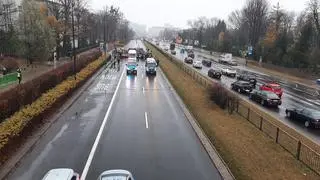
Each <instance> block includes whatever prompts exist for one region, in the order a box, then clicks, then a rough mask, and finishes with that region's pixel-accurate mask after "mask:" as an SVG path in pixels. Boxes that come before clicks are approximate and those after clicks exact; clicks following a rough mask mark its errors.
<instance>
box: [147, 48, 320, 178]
mask: <svg viewBox="0 0 320 180" xmlns="http://www.w3.org/2000/svg"><path fill="white" fill-rule="evenodd" d="M149 48H150V49H151V50H152V52H153V54H154V55H155V57H156V58H158V59H159V60H160V65H161V68H162V70H163V71H164V72H165V74H166V76H167V77H168V79H169V80H170V82H171V84H172V85H173V86H174V88H175V89H176V90H177V92H178V93H179V95H180V96H181V98H182V99H183V101H184V102H185V104H186V105H187V106H188V108H189V110H190V111H191V112H192V114H193V115H194V116H195V117H196V119H197V121H198V122H199V124H200V125H201V127H202V128H203V130H204V131H205V133H206V134H207V136H208V137H209V138H210V141H211V142H212V143H213V144H214V145H215V147H216V148H217V149H218V151H219V153H220V154H221V155H222V157H223V159H224V160H225V161H226V163H227V164H228V166H229V168H230V169H231V171H232V173H233V174H234V175H235V177H236V178H237V179H246V180H247V179H272V180H275V179H292V180H293V179H297V180H298V179H299V180H300V179H320V177H319V176H318V175H317V174H315V173H314V172H313V171H311V170H310V169H309V168H307V167H305V165H303V164H302V163H300V162H299V161H297V160H296V159H295V158H294V157H293V156H292V155H290V154H289V153H288V152H287V151H285V150H284V149H283V148H281V147H280V146H279V145H277V144H275V143H274V142H273V141H272V140H271V139H270V138H268V137H267V136H266V135H264V134H263V133H261V131H259V130H258V129H257V128H255V127H254V126H253V125H252V124H250V123H249V122H248V121H246V120H243V119H242V118H240V117H239V116H236V115H229V114H227V113H226V112H225V111H223V110H221V109H220V108H219V107H218V106H216V105H214V104H213V103H212V102H210V100H209V95H208V92H207V90H206V89H205V88H204V87H202V86H200V85H199V84H198V83H197V82H196V81H194V80H193V79H192V78H191V76H189V75H188V74H186V73H185V72H184V71H182V70H180V69H179V68H178V67H177V66H175V65H174V64H173V63H172V62H171V61H169V60H168V59H166V57H164V56H163V55H162V54H160V53H159V52H158V51H157V50H156V49H154V48H153V47H151V46H149Z"/></svg>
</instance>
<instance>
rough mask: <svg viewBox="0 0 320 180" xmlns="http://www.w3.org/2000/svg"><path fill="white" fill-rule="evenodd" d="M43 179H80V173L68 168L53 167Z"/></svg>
mask: <svg viewBox="0 0 320 180" xmlns="http://www.w3.org/2000/svg"><path fill="white" fill-rule="evenodd" d="M42 180H80V176H79V174H78V173H76V172H74V171H73V170H72V169H68V168H57V169H51V170H50V171H48V172H47V174H46V175H44V177H43V178H42Z"/></svg>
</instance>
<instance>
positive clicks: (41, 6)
mask: <svg viewBox="0 0 320 180" xmlns="http://www.w3.org/2000/svg"><path fill="white" fill-rule="evenodd" d="M47 12H48V8H47V6H46V5H45V4H44V3H41V4H40V13H41V14H42V15H46V14H47Z"/></svg>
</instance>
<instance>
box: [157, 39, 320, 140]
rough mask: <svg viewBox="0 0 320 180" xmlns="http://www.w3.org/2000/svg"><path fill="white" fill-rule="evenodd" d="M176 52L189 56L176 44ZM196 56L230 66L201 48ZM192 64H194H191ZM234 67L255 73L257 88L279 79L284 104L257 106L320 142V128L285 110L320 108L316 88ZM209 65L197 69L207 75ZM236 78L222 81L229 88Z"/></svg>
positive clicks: (218, 64)
mask: <svg viewBox="0 0 320 180" xmlns="http://www.w3.org/2000/svg"><path fill="white" fill-rule="evenodd" d="M159 47H160V48H162V49H164V48H165V47H169V44H167V43H160V45H159ZM176 52H177V54H176V55H175V57H176V58H177V59H179V60H181V61H183V60H184V58H185V57H187V54H186V53H184V54H181V53H180V48H179V47H177V46H176ZM194 53H195V58H197V59H200V60H202V59H211V60H212V62H213V63H212V67H216V68H219V69H221V68H230V66H227V65H223V64H220V63H218V62H217V61H218V57H217V56H210V55H209V54H208V53H207V52H206V51H202V52H200V50H197V51H195V52H194ZM189 66H192V65H189ZM232 68H234V69H236V70H237V72H245V73H248V74H250V75H253V76H255V77H256V79H257V88H258V87H259V85H262V84H263V83H268V82H270V81H277V82H280V84H281V86H282V88H283V89H284V93H283V96H282V105H281V106H279V107H278V108H268V107H261V106H260V104H257V106H260V107H261V108H263V110H265V111H267V112H269V113H271V114H272V115H274V116H275V117H278V118H279V120H281V121H282V122H284V123H285V124H287V125H288V126H289V127H291V128H294V129H296V130H297V131H298V132H300V133H302V134H304V135H305V136H307V137H309V138H310V139H311V140H313V141H314V142H315V143H318V144H320V130H319V129H312V128H311V129H308V128H305V127H304V125H303V122H302V123H301V122H297V121H291V120H289V119H287V118H286V117H285V110H286V108H292V107H296V108H305V107H307V108H311V109H317V110H320V99H319V97H316V96H315V94H316V93H315V92H313V93H314V94H313V93H312V91H315V90H314V89H311V88H308V89H306V90H304V87H302V85H297V86H296V85H293V84H292V83H289V82H286V81H284V80H279V79H276V78H273V77H271V76H269V75H267V74H263V73H261V72H257V71H255V70H253V69H250V68H248V67H246V66H243V65H239V66H233V67H232ZM209 69H210V68H209V67H205V66H203V68H202V69H201V70H200V69H197V71H199V72H200V73H202V74H203V75H206V76H207V73H208V70H209ZM235 81H236V78H230V77H227V76H222V77H221V80H220V82H221V83H222V84H223V85H224V86H226V87H227V88H230V87H231V86H230V85H231V83H233V82H235ZM240 96H241V97H243V98H248V97H247V96H245V95H240Z"/></svg>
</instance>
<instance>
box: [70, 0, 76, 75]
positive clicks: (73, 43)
mask: <svg viewBox="0 0 320 180" xmlns="http://www.w3.org/2000/svg"><path fill="white" fill-rule="evenodd" d="M73 11H74V1H72V2H71V21H72V54H73V74H74V79H75V80H76V79H77V77H76V50H75V46H76V44H75V35H74V15H73V13H74V12H73Z"/></svg>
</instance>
